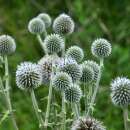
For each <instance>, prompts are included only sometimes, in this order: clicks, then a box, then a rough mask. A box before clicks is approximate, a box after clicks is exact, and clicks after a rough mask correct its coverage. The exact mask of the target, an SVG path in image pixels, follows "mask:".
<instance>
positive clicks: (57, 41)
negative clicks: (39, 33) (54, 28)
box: [44, 34, 65, 54]
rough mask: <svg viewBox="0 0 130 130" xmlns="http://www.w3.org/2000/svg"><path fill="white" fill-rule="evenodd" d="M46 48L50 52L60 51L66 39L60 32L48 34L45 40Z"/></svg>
mask: <svg viewBox="0 0 130 130" xmlns="http://www.w3.org/2000/svg"><path fill="white" fill-rule="evenodd" d="M44 44H45V49H46V52H47V53H49V54H54V53H58V52H60V51H61V50H62V49H63V48H64V44H65V43H64V40H63V38H62V37H61V36H60V35H58V34H51V35H48V36H47V37H46V38H45V40H44Z"/></svg>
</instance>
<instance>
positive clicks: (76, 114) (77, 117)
mask: <svg viewBox="0 0 130 130" xmlns="http://www.w3.org/2000/svg"><path fill="white" fill-rule="evenodd" d="M72 107H73V111H74V114H75V118H76V119H79V117H80V115H79V111H78V107H77V104H76V103H73V104H72Z"/></svg>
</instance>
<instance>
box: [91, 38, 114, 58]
mask: <svg viewBox="0 0 130 130" xmlns="http://www.w3.org/2000/svg"><path fill="white" fill-rule="evenodd" d="M111 50H112V47H111V44H110V43H109V42H108V41H107V40H106V39H103V38H99V39H97V40H95V41H94V42H93V43H92V46H91V51H92V54H93V55H94V56H95V57H98V58H105V57H108V56H109V55H110V54H111Z"/></svg>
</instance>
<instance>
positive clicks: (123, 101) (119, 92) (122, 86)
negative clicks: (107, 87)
mask: <svg viewBox="0 0 130 130" xmlns="http://www.w3.org/2000/svg"><path fill="white" fill-rule="evenodd" d="M111 99H112V102H113V104H114V105H116V106H120V107H125V106H128V105H129V104H130V80H129V79H127V78H125V77H117V78H116V79H115V80H113V81H112V83H111Z"/></svg>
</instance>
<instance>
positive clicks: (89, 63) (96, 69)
mask: <svg viewBox="0 0 130 130" xmlns="http://www.w3.org/2000/svg"><path fill="white" fill-rule="evenodd" d="M83 64H84V65H86V66H90V67H91V68H92V69H93V71H94V81H96V80H97V77H98V74H99V70H100V67H99V65H98V64H97V63H96V62H95V61H92V60H87V61H84V62H83Z"/></svg>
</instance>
